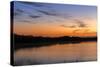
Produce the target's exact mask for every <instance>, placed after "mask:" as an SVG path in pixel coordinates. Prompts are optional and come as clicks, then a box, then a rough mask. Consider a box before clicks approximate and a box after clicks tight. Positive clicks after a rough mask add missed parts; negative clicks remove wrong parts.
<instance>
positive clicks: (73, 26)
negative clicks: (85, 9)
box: [60, 25, 76, 28]
mask: <svg viewBox="0 0 100 67" xmlns="http://www.w3.org/2000/svg"><path fill="white" fill-rule="evenodd" d="M60 26H61V27H65V28H75V27H76V26H75V25H72V26H67V25H60Z"/></svg>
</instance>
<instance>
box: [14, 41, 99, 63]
mask: <svg viewBox="0 0 100 67" xmlns="http://www.w3.org/2000/svg"><path fill="white" fill-rule="evenodd" d="M96 55H97V54H96V42H82V43H78V44H54V45H52V46H45V47H39V48H34V47H33V48H24V49H19V50H17V51H15V53H14V62H15V65H28V64H48V63H63V62H77V61H92V60H96Z"/></svg>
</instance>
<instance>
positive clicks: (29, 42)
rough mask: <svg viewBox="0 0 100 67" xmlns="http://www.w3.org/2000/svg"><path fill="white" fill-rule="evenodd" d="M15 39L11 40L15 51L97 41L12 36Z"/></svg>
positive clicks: (67, 37) (89, 38)
mask: <svg viewBox="0 0 100 67" xmlns="http://www.w3.org/2000/svg"><path fill="white" fill-rule="evenodd" d="M11 37H13V38H12V39H11V40H12V42H13V45H14V49H15V50H17V49H20V48H30V47H42V46H50V45H54V44H69V43H73V44H75V43H80V42H92V41H97V37H70V36H63V37H54V38H51V37H34V36H24V35H17V34H13V35H11Z"/></svg>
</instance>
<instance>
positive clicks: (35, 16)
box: [29, 15, 41, 18]
mask: <svg viewBox="0 0 100 67" xmlns="http://www.w3.org/2000/svg"><path fill="white" fill-rule="evenodd" d="M29 17H31V18H40V17H41V16H38V15H29Z"/></svg>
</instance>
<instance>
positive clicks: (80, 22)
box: [74, 19, 87, 27]
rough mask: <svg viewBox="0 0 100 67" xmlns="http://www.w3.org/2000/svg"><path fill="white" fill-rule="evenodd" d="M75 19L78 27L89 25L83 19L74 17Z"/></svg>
mask: <svg viewBox="0 0 100 67" xmlns="http://www.w3.org/2000/svg"><path fill="white" fill-rule="evenodd" d="M74 21H75V22H76V23H77V25H78V27H87V25H86V24H85V23H84V22H83V21H81V20H78V19H74Z"/></svg>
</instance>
